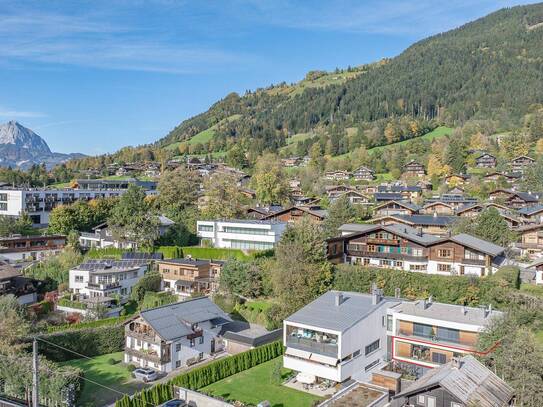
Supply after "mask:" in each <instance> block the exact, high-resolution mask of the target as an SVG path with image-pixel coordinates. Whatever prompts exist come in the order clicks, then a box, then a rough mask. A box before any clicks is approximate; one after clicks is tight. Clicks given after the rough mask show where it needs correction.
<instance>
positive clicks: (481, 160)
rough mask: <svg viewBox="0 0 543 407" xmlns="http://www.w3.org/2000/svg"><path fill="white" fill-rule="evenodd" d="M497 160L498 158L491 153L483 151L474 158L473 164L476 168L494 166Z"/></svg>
mask: <svg viewBox="0 0 543 407" xmlns="http://www.w3.org/2000/svg"><path fill="white" fill-rule="evenodd" d="M497 162H498V160H497V159H496V157H494V156H493V155H492V154H489V153H483V154H481V155H480V156H479V157H477V158H476V159H475V166H476V167H477V168H494V167H496V164H497Z"/></svg>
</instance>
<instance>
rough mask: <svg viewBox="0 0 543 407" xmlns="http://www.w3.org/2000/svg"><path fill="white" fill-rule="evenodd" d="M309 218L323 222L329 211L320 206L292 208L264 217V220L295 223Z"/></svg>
mask: <svg viewBox="0 0 543 407" xmlns="http://www.w3.org/2000/svg"><path fill="white" fill-rule="evenodd" d="M304 216H305V217H308V218H310V219H312V220H314V221H317V222H322V221H323V220H324V219H326V217H327V216H328V211H327V210H326V209H322V208H321V207H320V206H318V205H314V206H301V205H300V206H291V207H290V208H286V209H283V210H281V211H278V212H276V213H273V214H270V215H268V216H264V217H263V218H262V220H268V221H276V222H295V221H297V220H300V219H301V218H303V217H304Z"/></svg>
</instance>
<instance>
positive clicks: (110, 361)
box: [107, 358, 118, 365]
mask: <svg viewBox="0 0 543 407" xmlns="http://www.w3.org/2000/svg"><path fill="white" fill-rule="evenodd" d="M117 363H118V362H117V361H116V360H115V359H113V358H109V359H108V360H107V364H108V365H116V364H117Z"/></svg>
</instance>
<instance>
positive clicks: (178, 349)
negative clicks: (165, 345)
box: [175, 343, 181, 352]
mask: <svg viewBox="0 0 543 407" xmlns="http://www.w3.org/2000/svg"><path fill="white" fill-rule="evenodd" d="M180 350H181V344H180V343H176V344H175V351H176V352H179V351H180Z"/></svg>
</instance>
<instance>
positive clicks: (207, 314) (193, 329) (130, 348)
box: [124, 297, 232, 373]
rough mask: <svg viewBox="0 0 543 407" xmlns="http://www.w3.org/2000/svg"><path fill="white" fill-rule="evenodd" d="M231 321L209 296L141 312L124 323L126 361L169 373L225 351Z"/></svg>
mask: <svg viewBox="0 0 543 407" xmlns="http://www.w3.org/2000/svg"><path fill="white" fill-rule="evenodd" d="M231 321H232V319H231V318H230V317H229V316H228V315H227V314H226V313H225V312H223V311H222V310H221V309H220V308H219V307H218V306H217V305H215V304H214V303H213V302H211V300H210V299H209V298H207V297H199V298H194V299H190V300H186V301H183V302H178V303H174V304H169V305H165V306H162V307H158V308H152V309H148V310H145V311H141V312H140V314H139V315H138V316H137V317H134V318H132V319H130V320H129V321H127V322H125V351H124V362H125V363H127V364H132V365H136V366H137V367H150V368H153V369H154V370H157V371H159V372H164V373H169V372H171V371H172V370H174V369H179V368H182V367H186V366H190V365H193V364H195V363H198V362H200V361H202V360H204V359H207V358H209V357H211V356H212V355H214V354H215V353H217V352H220V351H222V350H223V348H224V346H223V343H222V338H221V332H222V331H223V329H224V327H225V326H226V325H227V324H228V323H230V322H231Z"/></svg>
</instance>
